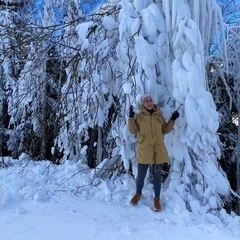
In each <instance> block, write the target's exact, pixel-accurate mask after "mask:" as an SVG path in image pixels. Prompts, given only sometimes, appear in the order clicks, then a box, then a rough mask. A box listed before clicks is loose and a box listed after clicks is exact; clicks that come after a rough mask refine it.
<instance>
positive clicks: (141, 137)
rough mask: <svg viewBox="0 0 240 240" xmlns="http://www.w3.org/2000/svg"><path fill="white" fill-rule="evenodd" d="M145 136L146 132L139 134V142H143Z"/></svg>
mask: <svg viewBox="0 0 240 240" xmlns="http://www.w3.org/2000/svg"><path fill="white" fill-rule="evenodd" d="M144 138H145V136H144V134H140V135H139V136H138V140H137V141H138V142H139V143H142V142H143V140H144Z"/></svg>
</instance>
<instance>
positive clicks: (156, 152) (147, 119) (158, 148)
mask: <svg viewBox="0 0 240 240" xmlns="http://www.w3.org/2000/svg"><path fill="white" fill-rule="evenodd" d="M141 102H142V107H141V111H140V112H139V113H138V114H137V115H136V116H135V118H134V112H133V107H132V106H131V107H130V115H129V120H128V128H129V131H130V133H132V134H136V133H138V139H137V142H138V148H137V158H136V161H137V162H138V174H137V178H136V194H135V196H134V197H133V198H132V199H131V201H130V203H131V204H132V205H136V204H137V203H138V201H139V200H140V199H141V197H142V188H143V185H144V179H145V176H146V173H147V170H148V167H149V165H152V167H153V171H152V173H153V187H154V194H155V197H154V210H155V211H160V210H161V205H160V199H159V198H160V190H161V169H162V164H163V163H166V162H168V161H169V157H168V153H167V149H166V146H165V144H164V138H163V134H166V133H169V132H170V131H171V130H172V129H173V126H174V123H175V120H176V119H177V118H178V117H179V113H178V111H175V112H174V113H173V115H172V117H171V119H170V120H169V121H168V123H166V122H165V121H164V118H163V116H162V114H161V112H160V109H159V107H158V106H157V105H155V104H154V102H153V99H152V97H151V95H149V94H145V95H143V97H142V98H141Z"/></svg>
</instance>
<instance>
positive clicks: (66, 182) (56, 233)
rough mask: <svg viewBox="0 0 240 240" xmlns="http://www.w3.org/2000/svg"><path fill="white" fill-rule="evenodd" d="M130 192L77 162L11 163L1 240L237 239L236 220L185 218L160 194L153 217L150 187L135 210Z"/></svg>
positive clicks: (3, 193)
mask: <svg viewBox="0 0 240 240" xmlns="http://www.w3.org/2000/svg"><path fill="white" fill-rule="evenodd" d="M20 163H21V164H20ZM134 192H135V181H134V179H133V178H132V177H130V176H127V175H125V176H121V177H120V178H118V179H117V180H115V181H106V180H105V181H103V180H101V179H99V178H97V177H96V176H95V170H90V169H88V168H87V167H86V166H85V165H84V164H81V162H75V163H74V162H70V161H69V162H66V163H65V164H63V165H60V166H56V165H52V164H50V163H49V162H46V161H43V162H32V161H30V162H25V163H24V162H23V161H16V162H15V163H14V165H13V166H12V167H9V168H7V169H2V170H0V213H1V214H0V227H1V231H0V239H1V240H28V239H29V240H35V239H36V240H37V239H41V240H61V239H64V240H75V239H76V240H79V239H83V240H93V239H94V240H95V239H96V240H101V239H104V240H107V239H111V240H120V239H121V240H122V239H125V240H128V239H138V240H146V239H154V240H155V239H165V240H175V239H178V240H188V239H194V240H202V239H204V240H205V239H211V240H228V239H229V240H230V239H231V240H237V239H240V218H239V217H237V216H234V215H233V216H229V215H227V214H226V213H225V211H224V210H222V211H221V212H220V214H219V216H220V217H219V218H217V217H215V216H214V215H211V214H208V215H204V214H201V213H199V214H196V213H195V214H193V213H189V212H188V211H187V210H184V209H182V206H181V205H180V204H179V203H178V200H177V198H176V199H174V198H173V199H171V200H170V199H168V198H167V197H166V195H164V189H163V190H162V193H161V196H162V197H161V198H162V199H161V200H162V208H163V210H162V211H161V212H159V213H157V212H154V211H152V192H153V191H152V185H151V184H146V185H145V187H144V192H143V194H144V198H143V199H142V200H141V201H140V203H139V204H138V205H137V206H135V207H133V206H130V205H129V200H130V198H131V197H132V195H133V194H134Z"/></svg>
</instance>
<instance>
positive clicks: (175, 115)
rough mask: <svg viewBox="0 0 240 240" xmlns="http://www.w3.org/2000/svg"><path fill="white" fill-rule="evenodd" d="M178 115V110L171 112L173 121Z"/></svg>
mask: <svg viewBox="0 0 240 240" xmlns="http://www.w3.org/2000/svg"><path fill="white" fill-rule="evenodd" d="M178 117H179V112H178V111H175V112H174V113H173V114H172V117H171V120H173V121H175V120H176V119H177V118H178Z"/></svg>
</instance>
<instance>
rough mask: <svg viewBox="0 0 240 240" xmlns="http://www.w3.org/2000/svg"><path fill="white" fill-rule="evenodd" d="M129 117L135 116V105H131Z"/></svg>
mask: <svg viewBox="0 0 240 240" xmlns="http://www.w3.org/2000/svg"><path fill="white" fill-rule="evenodd" d="M129 117H134V111H133V106H132V105H131V107H130V110H129Z"/></svg>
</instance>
